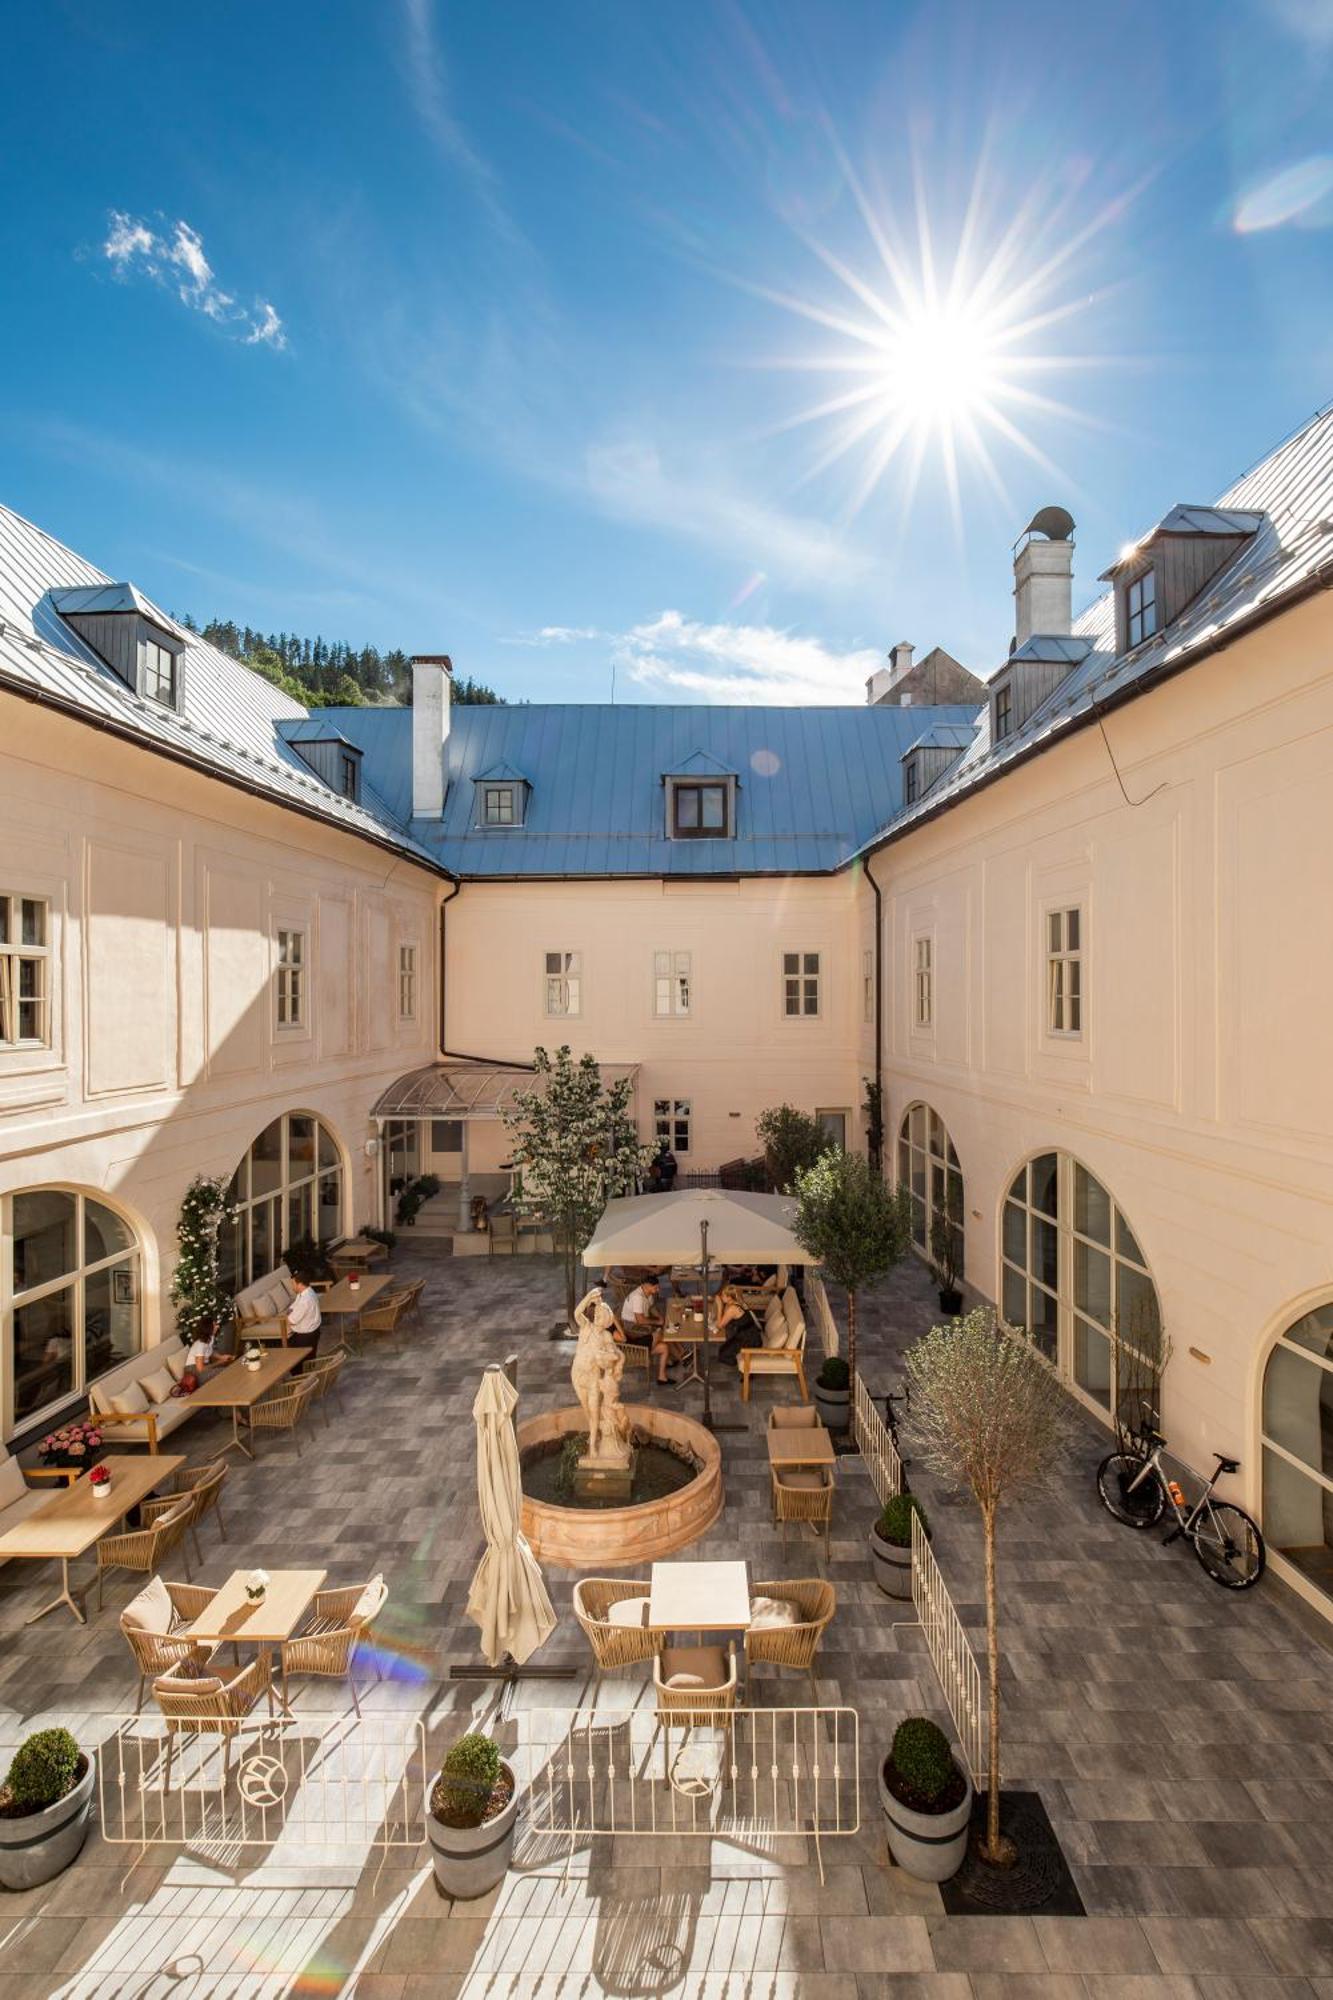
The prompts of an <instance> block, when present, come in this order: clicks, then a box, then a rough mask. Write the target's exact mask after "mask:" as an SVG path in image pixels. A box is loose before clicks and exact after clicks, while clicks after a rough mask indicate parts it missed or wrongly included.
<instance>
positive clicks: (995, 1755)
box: [981, 1506, 1004, 1863]
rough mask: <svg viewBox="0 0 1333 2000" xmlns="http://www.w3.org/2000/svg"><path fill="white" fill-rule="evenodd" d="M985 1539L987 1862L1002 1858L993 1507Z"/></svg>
mask: <svg viewBox="0 0 1333 2000" xmlns="http://www.w3.org/2000/svg"><path fill="white" fill-rule="evenodd" d="M981 1524H982V1528H983V1531H984V1533H985V1538H986V1673H987V1676H988V1678H989V1681H990V1768H989V1771H988V1773H987V1780H986V1845H985V1848H984V1849H983V1852H984V1854H985V1858H986V1859H987V1861H993V1862H996V1863H999V1862H1000V1861H1001V1860H1002V1859H1003V1858H1004V1848H1003V1847H1002V1845H1001V1842H1000V1616H999V1601H998V1596H997V1592H996V1588H995V1508H994V1506H989V1507H985V1508H983V1509H982V1514H981Z"/></svg>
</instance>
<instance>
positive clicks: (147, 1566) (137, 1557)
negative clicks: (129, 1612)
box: [97, 1493, 194, 1611]
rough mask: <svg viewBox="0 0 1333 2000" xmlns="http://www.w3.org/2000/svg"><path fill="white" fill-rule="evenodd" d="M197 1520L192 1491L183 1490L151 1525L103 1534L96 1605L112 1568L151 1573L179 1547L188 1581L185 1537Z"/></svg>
mask: <svg viewBox="0 0 1333 2000" xmlns="http://www.w3.org/2000/svg"><path fill="white" fill-rule="evenodd" d="M193 1519H194V1501H193V1498H192V1497H191V1495H190V1494H188V1493H183V1494H181V1496H180V1498H179V1499H174V1500H173V1501H172V1502H171V1505H170V1506H169V1507H168V1508H166V1509H165V1510H164V1511H163V1512H162V1513H160V1514H159V1515H158V1517H157V1519H156V1520H155V1521H154V1522H153V1524H152V1526H151V1527H148V1528H130V1529H129V1530H127V1532H126V1533H124V1534H121V1535H103V1537H102V1539H101V1541H100V1542H99V1543H98V1544H97V1608H98V1610H99V1611H100V1610H101V1608H102V1585H103V1583H104V1582H105V1580H106V1573H107V1571H108V1570H109V1569H129V1570H136V1571H137V1572H138V1574H139V1575H140V1576H152V1574H153V1573H154V1571H155V1570H156V1569H157V1566H158V1564H159V1563H161V1562H165V1561H166V1559H167V1557H168V1556H169V1555H174V1553H175V1552H176V1550H177V1549H179V1550H180V1552H181V1561H182V1562H183V1563H184V1564H185V1576H186V1580H187V1581H188V1580H189V1575H190V1558H189V1556H188V1555H187V1554H186V1552H185V1546H184V1544H185V1536H186V1533H187V1531H188V1529H189V1526H190V1523H191V1521H192V1520H193Z"/></svg>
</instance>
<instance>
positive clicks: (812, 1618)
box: [745, 1576, 838, 1688]
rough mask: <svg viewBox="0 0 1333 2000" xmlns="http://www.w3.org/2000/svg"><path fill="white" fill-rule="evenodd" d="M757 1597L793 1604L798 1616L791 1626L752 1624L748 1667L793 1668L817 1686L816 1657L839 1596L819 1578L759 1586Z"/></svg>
mask: <svg viewBox="0 0 1333 2000" xmlns="http://www.w3.org/2000/svg"><path fill="white" fill-rule="evenodd" d="M754 1594H755V1597H756V1598H760V1597H770V1598H774V1599H775V1600H776V1601H777V1602H778V1603H780V1604H790V1605H791V1607H792V1609H793V1611H794V1612H795V1613H796V1620H795V1622H794V1623H793V1624H791V1625H776V1624H775V1625H763V1624H761V1625H759V1626H756V1625H754V1624H753V1623H752V1624H751V1626H750V1628H749V1630H748V1632H747V1633H746V1635H745V1659H746V1668H747V1672H748V1669H749V1668H751V1667H758V1666H768V1667H792V1668H794V1669H795V1670H796V1671H797V1672H798V1673H804V1674H808V1675H809V1676H810V1685H811V1687H812V1688H813V1687H814V1685H815V1654H816V1653H817V1652H818V1651H819V1645H820V1641H821V1640H822V1639H823V1637H824V1633H825V1631H826V1630H827V1629H828V1626H829V1623H830V1621H831V1619H832V1617H833V1614H834V1612H835V1611H836V1610H837V1608H838V1593H837V1591H836V1590H835V1589H834V1588H833V1585H832V1584H831V1583H826V1582H825V1581H824V1579H823V1577H820V1576H801V1577H783V1578H782V1579H781V1580H780V1581H779V1582H777V1583H757V1584H755V1586H754Z"/></svg>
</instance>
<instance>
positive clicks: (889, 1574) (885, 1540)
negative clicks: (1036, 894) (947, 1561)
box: [870, 1493, 930, 1603]
mask: <svg viewBox="0 0 1333 2000" xmlns="http://www.w3.org/2000/svg"><path fill="white" fill-rule="evenodd" d="M913 1514H915V1515H916V1517H917V1519H918V1520H919V1521H920V1523H921V1530H922V1533H923V1534H924V1535H925V1536H926V1537H927V1538H929V1536H930V1523H929V1521H928V1520H927V1519H926V1510H925V1508H924V1507H923V1506H922V1505H921V1502H920V1501H919V1500H918V1499H917V1497H916V1495H915V1493H895V1494H894V1495H893V1497H892V1498H891V1499H890V1500H887V1501H886V1502H885V1504H884V1509H883V1512H882V1513H881V1514H880V1517H879V1519H878V1520H877V1521H876V1522H875V1523H874V1525H873V1526H872V1528H871V1530H870V1561H871V1565H872V1567H873V1569H874V1572H875V1582H876V1583H877V1584H878V1585H879V1587H880V1589H881V1590H882V1591H883V1592H884V1595H885V1596H886V1597H897V1598H899V1599H902V1600H905V1601H907V1602H909V1603H910V1601H911V1596H912V1516H913Z"/></svg>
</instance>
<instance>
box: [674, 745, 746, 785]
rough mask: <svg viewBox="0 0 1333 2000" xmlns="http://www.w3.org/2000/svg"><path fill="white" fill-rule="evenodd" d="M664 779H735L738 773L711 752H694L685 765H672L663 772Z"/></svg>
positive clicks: (685, 761)
mask: <svg viewBox="0 0 1333 2000" xmlns="http://www.w3.org/2000/svg"><path fill="white" fill-rule="evenodd" d="M662 776H663V777H664V778H734V777H736V776H737V772H736V770H735V768H734V766H733V765H731V764H723V763H721V762H720V761H719V760H718V758H716V757H714V756H713V754H712V752H711V751H709V750H694V751H691V753H690V755H689V756H688V757H687V758H686V759H685V760H684V762H683V763H680V764H674V765H672V767H671V769H670V770H669V771H663V773H662Z"/></svg>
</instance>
